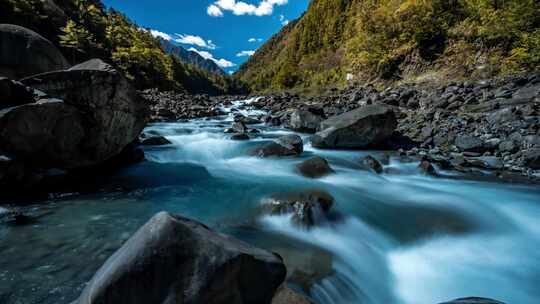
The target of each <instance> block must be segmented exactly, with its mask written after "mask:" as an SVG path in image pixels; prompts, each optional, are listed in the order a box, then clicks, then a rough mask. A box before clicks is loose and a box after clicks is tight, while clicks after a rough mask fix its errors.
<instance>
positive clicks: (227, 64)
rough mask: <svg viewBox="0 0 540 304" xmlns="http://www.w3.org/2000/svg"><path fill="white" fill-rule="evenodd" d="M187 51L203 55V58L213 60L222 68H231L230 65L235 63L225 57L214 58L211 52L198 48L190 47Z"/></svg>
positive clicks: (232, 65)
mask: <svg viewBox="0 0 540 304" xmlns="http://www.w3.org/2000/svg"><path fill="white" fill-rule="evenodd" d="M188 51H192V52H195V53H197V54H199V55H201V57H203V58H204V59H210V60H212V61H213V62H215V63H216V64H217V65H218V66H219V67H221V68H224V69H226V68H232V67H234V66H236V64H234V63H233V62H230V61H228V60H226V59H223V58H221V59H217V58H214V55H212V53H210V52H207V51H199V50H197V49H196V48H193V47H192V48H189V50H188Z"/></svg>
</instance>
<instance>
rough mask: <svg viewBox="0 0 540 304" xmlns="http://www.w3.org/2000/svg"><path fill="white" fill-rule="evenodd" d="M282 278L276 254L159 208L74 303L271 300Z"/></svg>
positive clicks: (245, 303) (223, 303) (246, 303)
mask: <svg viewBox="0 0 540 304" xmlns="http://www.w3.org/2000/svg"><path fill="white" fill-rule="evenodd" d="M285 276H286V269H285V266H284V265H283V262H282V260H281V258H280V257H279V256H277V255H275V254H273V253H270V252H268V251H265V250H262V249H258V248H255V247H252V246H250V245H248V244H246V243H243V242H241V241H239V240H236V239H234V238H232V237H230V236H226V235H223V234H219V233H216V232H213V231H212V230H210V229H209V228H208V227H206V226H205V225H203V224H201V223H199V222H196V221H193V220H190V219H187V218H184V217H181V216H178V215H171V214H169V213H166V212H161V213H158V214H157V215H155V216H154V217H153V218H152V219H150V221H149V222H148V223H146V224H145V225H144V226H143V227H142V228H140V229H139V230H138V231H137V232H136V233H135V234H134V235H133V236H132V237H131V238H130V239H129V240H128V241H127V242H126V243H125V244H124V246H122V247H121V248H120V249H119V250H118V251H116V252H115V253H114V254H113V255H112V256H111V257H110V258H109V259H108V260H107V261H106V262H105V264H104V265H103V266H102V267H101V268H100V269H99V270H98V271H97V272H96V274H95V275H94V277H93V278H92V280H91V281H90V282H89V283H88V284H87V285H86V287H85V288H84V290H83V292H82V294H81V295H80V297H79V299H78V300H77V301H76V302H74V303H75V304H98V303H99V304H148V303H205V304H257V303H261V304H262V303H271V301H272V299H273V297H274V295H275V293H276V290H277V289H278V287H279V286H280V285H281V284H282V283H283V281H284V279H285Z"/></svg>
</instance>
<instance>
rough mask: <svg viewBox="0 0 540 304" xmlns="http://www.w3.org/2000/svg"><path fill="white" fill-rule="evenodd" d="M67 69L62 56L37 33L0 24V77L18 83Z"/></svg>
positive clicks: (16, 26)
mask: <svg viewBox="0 0 540 304" xmlns="http://www.w3.org/2000/svg"><path fill="white" fill-rule="evenodd" d="M68 67H69V64H68V62H67V60H66V59H65V58H64V56H62V53H60V51H59V50H58V49H57V48H56V47H55V46H54V45H53V44H52V43H51V42H50V41H49V40H47V39H45V38H43V37H42V36H40V35H39V34H38V33H36V32H34V31H31V30H29V29H27V28H24V27H21V26H18V25H13V24H0V76H6V77H9V78H15V79H19V78H23V77H26V76H30V75H35V74H40V73H44V72H49V71H56V70H63V69H67V68H68Z"/></svg>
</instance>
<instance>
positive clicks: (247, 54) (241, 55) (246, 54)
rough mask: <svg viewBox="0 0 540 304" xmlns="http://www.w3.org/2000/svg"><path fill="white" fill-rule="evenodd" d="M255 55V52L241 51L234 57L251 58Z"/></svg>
mask: <svg viewBox="0 0 540 304" xmlns="http://www.w3.org/2000/svg"><path fill="white" fill-rule="evenodd" d="M253 54H255V51H241V52H240V53H238V54H236V57H249V56H253Z"/></svg>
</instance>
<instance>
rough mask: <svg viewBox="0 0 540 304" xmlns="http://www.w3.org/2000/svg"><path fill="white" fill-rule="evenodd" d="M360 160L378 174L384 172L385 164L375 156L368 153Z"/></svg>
mask: <svg viewBox="0 0 540 304" xmlns="http://www.w3.org/2000/svg"><path fill="white" fill-rule="evenodd" d="M360 161H361V163H362V165H363V166H364V167H366V168H367V169H368V170H371V171H373V172H375V173H377V174H381V173H383V166H382V164H381V162H379V161H378V160H377V159H376V158H375V157H373V156H371V155H368V156H366V157H363V158H362V159H361V160H360Z"/></svg>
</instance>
